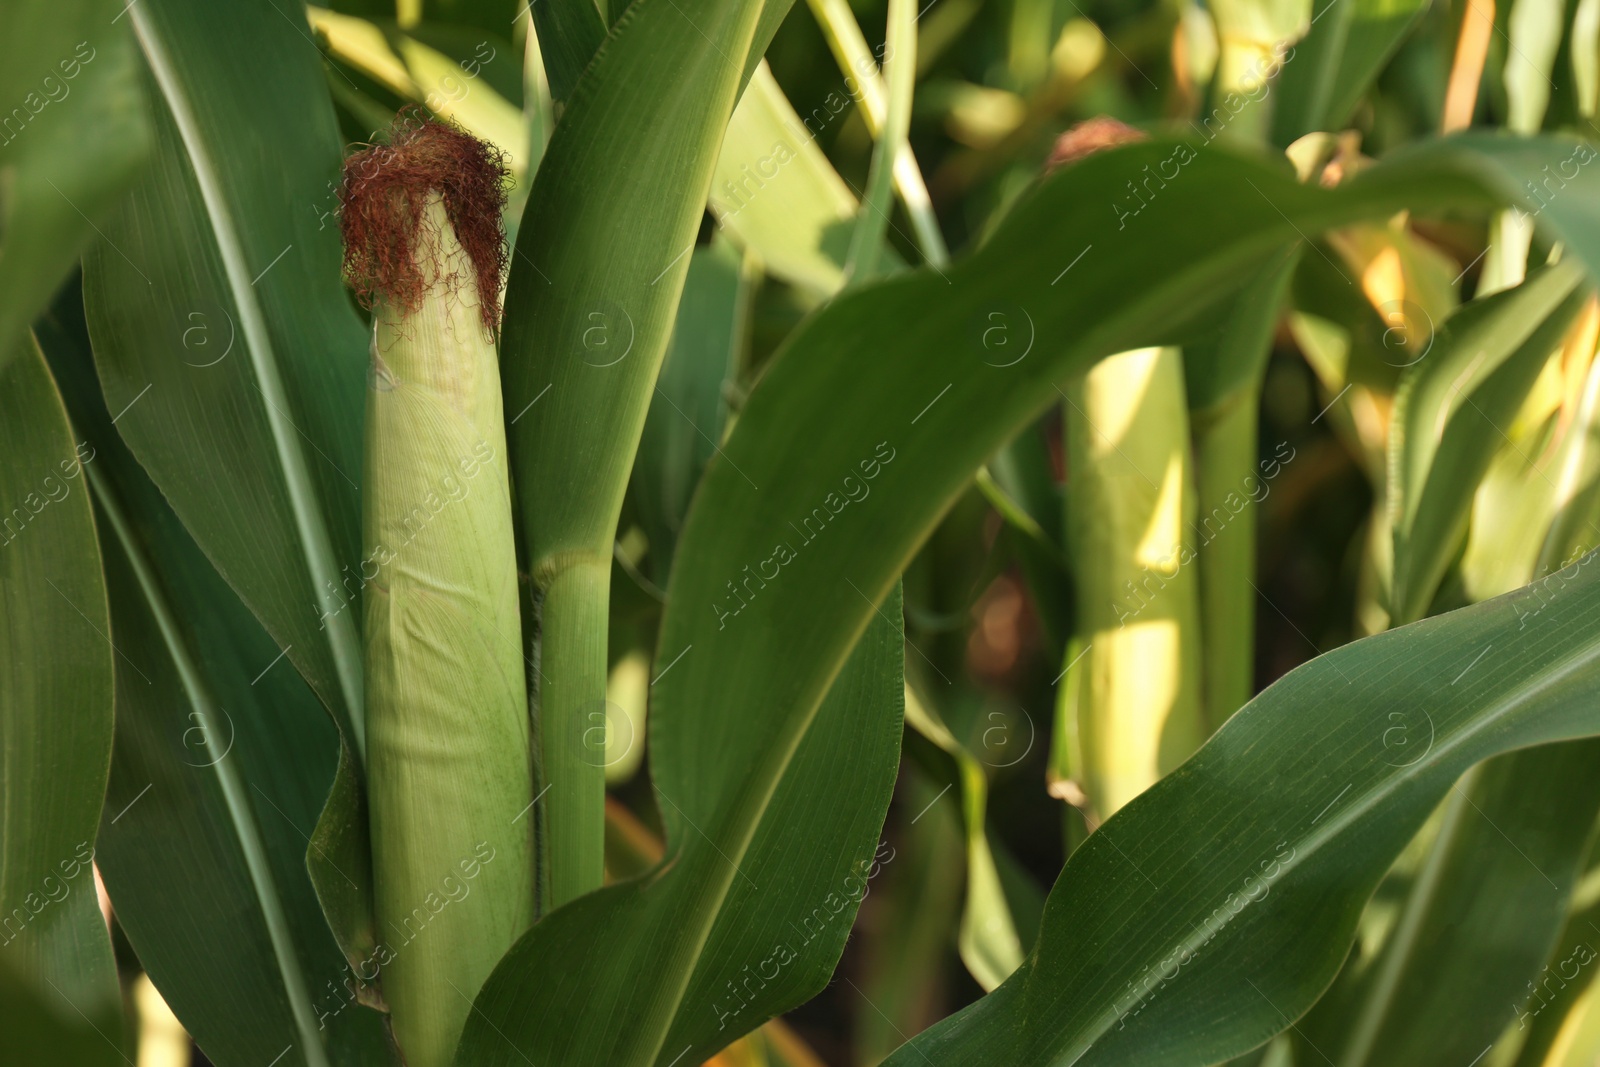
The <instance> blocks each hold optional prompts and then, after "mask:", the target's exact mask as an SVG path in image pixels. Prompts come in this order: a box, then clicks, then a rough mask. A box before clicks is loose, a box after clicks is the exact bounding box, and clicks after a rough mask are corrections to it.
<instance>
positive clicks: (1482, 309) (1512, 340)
mask: <svg viewBox="0 0 1600 1067" xmlns="http://www.w3.org/2000/svg"><path fill="white" fill-rule="evenodd" d="M1582 280H1583V276H1582V274H1581V272H1580V268H1579V267H1578V266H1577V265H1575V264H1573V263H1571V262H1570V261H1568V262H1565V263H1562V264H1558V265H1556V266H1553V267H1549V268H1547V269H1545V270H1544V271H1542V272H1538V273H1536V274H1534V275H1533V276H1532V277H1530V278H1529V280H1528V281H1527V282H1526V283H1524V284H1522V285H1519V286H1517V287H1516V288H1514V289H1510V290H1506V291H1502V292H1499V293H1496V294H1494V295H1493V296H1489V297H1484V298H1482V299H1480V300H1474V301H1472V302H1471V303H1469V304H1466V305H1463V306H1462V307H1461V309H1460V310H1458V311H1457V312H1456V313H1455V314H1454V315H1452V316H1451V317H1450V318H1449V319H1448V320H1446V321H1445V323H1444V325H1443V328H1442V329H1441V330H1440V331H1439V332H1438V333H1437V334H1436V335H1435V336H1434V338H1433V341H1432V344H1431V350H1429V351H1425V353H1424V355H1422V356H1421V357H1419V362H1417V363H1416V364H1415V366H1414V369H1412V370H1411V371H1409V372H1408V373H1407V374H1406V376H1405V377H1404V378H1403V379H1402V380H1401V384H1400V388H1399V390H1398V391H1397V392H1396V394H1395V412H1394V415H1393V420H1392V428H1391V430H1390V433H1389V479H1388V487H1389V493H1390V496H1389V504H1388V507H1389V515H1390V525H1391V527H1392V528H1393V530H1394V539H1395V546H1394V587H1393V588H1394V593H1393V608H1392V612H1391V614H1393V615H1394V616H1395V617H1396V618H1397V619H1399V620H1401V621H1406V620H1410V619H1415V618H1418V617H1420V616H1421V615H1422V614H1423V613H1424V612H1426V610H1427V607H1428V603H1429V601H1431V600H1432V598H1433V594H1434V591H1435V589H1436V588H1437V587H1438V584H1439V580H1440V579H1441V578H1442V577H1443V575H1444V572H1445V569H1446V568H1447V567H1448V566H1449V563H1450V559H1451V557H1452V556H1453V555H1454V554H1455V553H1456V551H1457V549H1458V548H1459V547H1460V542H1461V539H1462V537H1463V536H1464V535H1465V533H1466V521H1467V515H1468V512H1469V511H1470V510H1471V507H1472V498H1473V494H1474V492H1475V491H1476V489H1477V486H1478V483H1479V481H1480V480H1481V479H1482V477H1483V474H1484V472H1485V470H1487V469H1488V467H1489V463H1490V461H1491V460H1492V459H1493V458H1494V454H1495V452H1496V450H1497V449H1498V448H1499V446H1500V445H1501V444H1502V443H1503V442H1504V440H1505V438H1504V437H1503V436H1502V433H1501V431H1500V430H1499V429H1498V427H1500V426H1502V425H1505V424H1506V423H1508V422H1509V421H1510V420H1511V417H1512V416H1513V415H1514V414H1515V413H1516V411H1517V409H1518V408H1519V407H1521V405H1522V402H1523V400H1524V398H1525V397H1526V396H1527V394H1528V390H1529V389H1530V388H1532V386H1533V383H1534V380H1535V379H1536V378H1537V377H1538V375H1539V372H1540V370H1541V369H1542V368H1543V367H1544V364H1545V362H1546V360H1548V359H1549V357H1550V354H1551V353H1552V352H1554V351H1555V350H1556V348H1557V347H1558V346H1559V345H1560V343H1561V337H1562V334H1564V333H1565V332H1566V329H1567V327H1568V325H1570V324H1571V322H1572V320H1573V318H1574V317H1575V316H1576V315H1577V313H1578V309H1579V308H1580V307H1581V306H1582V304H1583V302H1584V300H1586V299H1587V298H1588V289H1587V287H1584V288H1581V289H1580V287H1579V283H1580V282H1581V281H1582Z"/></svg>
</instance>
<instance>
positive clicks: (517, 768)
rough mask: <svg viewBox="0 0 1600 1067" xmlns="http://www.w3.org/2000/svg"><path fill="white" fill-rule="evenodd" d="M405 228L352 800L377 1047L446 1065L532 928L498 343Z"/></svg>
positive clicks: (382, 368) (386, 364)
mask: <svg viewBox="0 0 1600 1067" xmlns="http://www.w3.org/2000/svg"><path fill="white" fill-rule="evenodd" d="M417 233H418V246H419V247H418V263H419V266H420V267H421V269H422V273H423V276H424V279H425V281H426V288H425V291H424V293H423V295H422V299H421V301H420V305H419V306H416V307H413V308H397V307H394V306H392V305H391V304H390V303H389V302H387V301H385V300H384V299H383V296H382V294H381V293H380V294H379V296H378V299H376V301H375V307H374V316H373V343H372V372H371V378H370V385H369V391H368V394H367V425H366V495H365V502H364V515H363V543H364V546H365V548H366V551H367V557H366V559H365V560H364V562H363V577H367V576H368V574H369V573H371V572H373V571H375V572H376V573H375V575H374V576H372V577H371V578H370V580H369V581H368V583H367V585H366V590H365V593H366V596H365V612H366V614H365V626H366V630H365V638H366V679H367V709H368V710H367V724H368V726H367V729H368V744H367V751H368V761H369V762H368V767H369V773H368V785H369V797H368V801H369V807H370V811H371V827H372V851H373V865H374V873H375V879H376V883H377V888H376V909H377V919H378V929H379V940H380V945H379V948H378V960H377V962H378V964H379V965H380V968H381V975H382V978H381V980H382V985H383V993H384V997H385V999H386V1000H387V1002H388V1004H389V1008H390V1011H391V1022H392V1026H393V1030H394V1036H395V1039H396V1041H397V1043H398V1044H399V1046H400V1049H401V1051H402V1052H403V1054H404V1056H405V1061H406V1063H407V1064H408V1067H443V1065H446V1064H448V1063H449V1062H450V1061H451V1058H452V1056H453V1054H454V1051H455V1044H456V1041H457V1040H458V1038H459V1036H460V1033H461V1030H462V1027H463V1025H464V1023H465V1021H466V1017H467V1015H468V1014H469V1013H470V1011H471V1001H472V998H473V997H474V996H475V995H476V994H477V992H478V989H479V987H480V986H481V985H482V983H483V981H484V980H485V979H486V978H487V977H488V976H489V972H490V971H491V970H493V968H494V965H495V963H496V962H497V961H498V960H499V958H500V957H501V955H502V954H503V953H504V952H505V951H506V949H508V948H509V947H510V946H511V944H512V942H513V941H515V940H516V938H517V937H518V936H519V935H520V934H521V933H522V932H523V931H524V930H526V929H527V928H528V926H529V925H531V923H532V921H533V917H534V886H533V819H532V817H531V814H530V812H529V807H530V805H531V803H532V801H533V778H532V769H531V765H530V762H529V723H528V712H527V691H526V686H525V679H524V674H523V660H522V656H521V622H520V617H519V612H518V602H517V572H516V554H515V546H514V542H513V537H512V524H511V500H510V487H509V482H508V478H507V469H506V459H505V456H506V446H505V426H504V415H503V412H502V408H501V396H500V376H499V366H498V361H497V358H496V353H495V346H494V343H493V340H492V338H491V337H490V335H489V332H488V330H487V329H486V328H485V326H484V323H483V320H482V317H481V315H480V309H479V307H478V301H477V300H476V299H474V297H475V296H477V295H478V294H477V290H476V286H475V285H474V283H473V282H472V281H471V278H472V267H471V264H470V263H467V262H466V260H467V258H468V257H467V255H466V253H465V252H464V251H463V250H462V247H461V244H460V242H459V241H458V239H457V235H456V231H455V230H454V229H453V228H452V226H451V223H450V221H449V218H448V217H447V214H446V211H445V206H444V201H443V199H442V198H441V196H440V194H439V193H438V192H432V193H430V194H429V196H428V199H427V201H426V207H425V209H424V211H423V215H422V219H421V224H420V226H419V227H418V230H417ZM463 279H466V281H465V283H464V284H463Z"/></svg>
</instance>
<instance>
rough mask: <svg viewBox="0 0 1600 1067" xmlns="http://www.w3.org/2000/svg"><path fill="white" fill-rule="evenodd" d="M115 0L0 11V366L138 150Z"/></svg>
mask: <svg viewBox="0 0 1600 1067" xmlns="http://www.w3.org/2000/svg"><path fill="white" fill-rule="evenodd" d="M124 13H125V12H124V11H123V5H122V4H121V3H119V2H118V0H68V2H66V3H59V2H57V0H16V2H14V3H8V4H7V5H6V6H5V10H4V11H3V12H0V107H3V108H5V110H4V111H3V112H0V174H4V175H5V179H4V181H3V182H0V364H3V363H4V362H5V361H6V360H8V359H10V358H11V356H12V355H13V354H14V350H13V349H12V347H11V343H12V341H13V340H15V339H16V336H17V334H18V333H19V331H21V330H23V329H25V328H26V327H27V324H28V321H29V320H30V319H32V318H33V316H34V315H36V314H38V313H39V311H41V310H42V309H43V308H44V305H45V303H46V302H47V301H48V300H49V299H50V294H51V292H52V291H53V290H54V289H55V287H56V286H57V285H58V284H60V282H61V278H62V275H64V274H65V273H66V272H67V270H68V268H69V267H71V265H72V263H73V261H74V260H75V259H77V257H78V254H79V252H81V251H82V250H83V247H84V245H86V244H87V243H88V242H89V241H90V240H92V239H93V237H94V234H95V226H96V224H97V223H98V222H100V221H102V220H103V219H104V217H105V215H106V214H107V212H108V211H109V210H110V209H111V207H112V205H113V204H114V203H115V202H116V200H117V198H118V196H119V195H120V194H121V193H122V190H123V188H124V187H125V186H126V185H127V183H128V181H129V180H130V179H131V178H132V177H133V175H134V173H135V171H136V170H137V168H138V166H139V165H140V163H141V162H142V161H143V160H144V157H145V156H146V154H147V153H148V152H149V149H150V123H149V121H148V120H147V119H146V118H145V115H144V101H143V99H142V96H143V94H142V92H141V88H142V87H141V86H140V84H139V74H138V59H137V51H136V49H135V47H134V43H133V38H132V34H131V33H129V27H128V23H127V21H126V20H125V19H124V18H123V14H124Z"/></svg>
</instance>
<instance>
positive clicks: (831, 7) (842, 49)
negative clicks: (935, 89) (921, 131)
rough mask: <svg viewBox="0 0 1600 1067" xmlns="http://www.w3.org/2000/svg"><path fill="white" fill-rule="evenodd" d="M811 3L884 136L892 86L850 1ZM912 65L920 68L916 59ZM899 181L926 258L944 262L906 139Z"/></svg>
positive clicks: (873, 125)
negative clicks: (885, 77)
mask: <svg viewBox="0 0 1600 1067" xmlns="http://www.w3.org/2000/svg"><path fill="white" fill-rule="evenodd" d="M810 4H811V13H812V14H813V15H814V16H816V20H817V25H818V27H820V28H821V30H822V35H823V37H825V38H827V41H828V48H829V49H830V50H831V51H832V52H833V58H834V59H835V61H837V62H838V64H839V70H840V71H842V72H843V73H844V75H845V84H846V86H847V87H848V88H849V90H850V95H851V96H853V97H854V98H855V101H856V103H857V104H858V105H860V107H861V116H862V118H864V119H866V122H867V130H868V131H869V132H870V133H871V134H872V136H873V137H874V138H877V137H879V136H880V135H881V134H882V132H883V127H884V123H885V121H886V120H887V118H888V113H889V103H888V100H889V90H888V88H887V87H886V86H885V85H884V81H883V75H882V73H880V72H879V70H878V61H877V57H875V56H874V55H873V54H872V49H871V48H869V47H868V46H867V38H866V37H865V35H863V34H862V32H861V27H860V25H859V24H857V22H856V17H855V15H854V14H853V13H852V12H851V11H850V5H849V4H848V3H847V2H846V0H810ZM913 21H915V20H913ZM908 66H910V67H911V68H912V69H913V70H915V66H916V64H915V60H914V59H913V61H912V62H911V63H910V64H908ZM894 186H895V190H896V191H897V192H898V193H899V194H900V200H901V202H902V203H904V204H905V206H906V214H908V215H910V216H911V229H912V231H913V233H914V235H915V237H916V240H917V247H918V248H919V249H920V250H921V252H922V256H923V258H924V259H926V260H927V261H928V262H929V263H931V264H933V265H934V266H935V267H943V266H945V265H946V264H948V263H949V262H950V252H949V250H948V249H946V248H945V244H944V235H943V234H941V233H940V232H939V220H938V218H936V217H935V216H934V213H933V200H932V198H930V197H929V196H928V186H927V184H926V183H925V182H924V181H923V180H922V170H921V169H920V168H919V167H918V166H917V159H916V157H915V156H914V155H912V154H911V146H910V145H909V144H902V145H901V146H900V148H899V150H898V151H896V152H895V155H894Z"/></svg>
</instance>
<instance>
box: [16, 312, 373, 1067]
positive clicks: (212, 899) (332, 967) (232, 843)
mask: <svg viewBox="0 0 1600 1067" xmlns="http://www.w3.org/2000/svg"><path fill="white" fill-rule="evenodd" d="M74 295H75V294H74ZM75 314H76V312H75V310H74V309H73V307H72V302H71V300H70V299H68V298H66V297H64V298H63V300H62V301H60V302H58V304H57V307H56V309H55V312H54V313H53V315H52V316H51V317H50V318H49V319H47V320H42V321H41V324H40V327H39V330H40V337H41V340H42V341H43V342H44V343H45V345H46V347H47V348H48V349H49V353H50V357H51V360H52V362H53V364H54V366H55V367H56V368H57V369H58V371H59V372H60V374H61V380H62V382H63V386H64V389H65V391H66V393H67V396H68V404H69V407H70V408H71V411H72V414H73V419H74V422H75V424H76V425H77V426H78V427H80V429H81V431H82V433H83V434H84V435H85V437H86V439H87V440H88V442H89V444H90V446H91V447H92V448H93V449H94V450H95V455H96V459H95V462H94V463H93V464H91V465H90V467H89V472H88V473H89V476H90V478H91V483H90V488H92V489H93V493H94V497H95V500H96V503H97V505H98V514H99V516H100V517H101V525H102V529H103V530H104V531H105V544H106V555H107V575H108V586H109V589H110V595H111V605H112V630H111V632H112V634H113V635H114V637H115V639H116V641H117V648H118V651H119V655H118V657H117V660H116V664H117V668H118V670H117V724H116V747H115V751H114V756H113V760H112V765H111V784H110V788H109V790H108V791H107V800H106V807H105V814H104V819H103V820H102V822H101V826H100V835H99V842H98V844H99V857H98V858H99V861H100V865H101V869H102V872H103V874H104V877H105V882H106V886H107V891H108V893H109V894H110V896H111V899H112V901H113V903H114V905H115V907H116V910H117V915H118V919H119V921H120V922H121V924H122V927H123V929H124V930H125V931H126V932H127V934H128V938H129V940H130V941H131V942H132V944H133V946H134V948H135V950H136V951H137V952H138V954H139V958H140V962H141V963H142V964H143V966H144V968H145V969H146V970H147V971H148V972H149V974H150V976H151V978H152V980H153V981H154V982H155V983H156V985H157V987H158V988H159V989H160V990H161V992H162V995H163V997H164V998H165V999H166V1001H167V1003H168V1004H169V1005H170V1006H171V1007H172V1009H173V1011H174V1013H175V1014H176V1015H177V1016H178V1017H179V1018H180V1019H181V1020H182V1021H183V1023H184V1025H185V1027H186V1028H187V1029H188V1030H189V1032H190V1033H192V1034H193V1035H194V1036H195V1038H196V1040H197V1041H198V1042H199V1043H200V1045H201V1047H202V1048H203V1049H205V1050H206V1053H207V1055H208V1056H209V1057H210V1058H211V1059H212V1061H213V1062H216V1063H217V1064H219V1065H220V1067H229V1065H234V1064H238V1065H241V1067H244V1065H255V1064H258V1062H259V1061H260V1059H261V1058H262V1051H263V1050H265V1049H269V1048H270V1049H271V1052H270V1054H269V1055H268V1056H267V1058H269V1059H270V1058H271V1056H272V1055H277V1054H278V1053H279V1052H280V1051H284V1052H286V1055H285V1056H284V1059H283V1061H282V1062H283V1063H298V1064H306V1065H308V1067H315V1065H317V1064H328V1063H346V1064H352V1065H353V1064H368V1063H375V1064H382V1063H392V1062H394V1061H393V1058H392V1056H391V1055H390V1054H389V1053H388V1051H387V1050H388V1040H387V1037H386V1036H385V1034H384V1028H383V1024H382V1021H381V1018H380V1017H379V1016H378V1015H376V1014H374V1013H372V1012H370V1011H369V1010H367V1009H366V1008H364V1007H360V1006H358V1005H356V1004H354V1003H353V1002H352V997H353V993H352V991H351V990H350V989H347V988H346V986H345V982H346V981H349V982H350V984H351V986H352V987H355V986H359V985H362V984H363V983H358V982H356V981H355V979H354V978H353V977H352V976H351V973H350V968H348V967H346V966H345V960H344V959H343V958H342V957H341V955H340V953H339V950H338V947H337V945H336V944H335V942H334V939H333V937H332V936H331V934H330V932H329V929H328V926H327V923H326V922H325V920H324V919H323V916H322V913H321V911H320V909H319V907H318V903H317V898H316V895H315V893H314V892H313V889H312V884H311V881H310V878H309V877H308V874H307V871H306V866H305V852H306V844H307V835H308V834H309V833H310V831H311V827H312V824H313V823H314V822H315V821H316V818H317V812H318V810H319V809H320V808H321V806H322V802H323V800H324V798H325V797H326V796H327V794H328V788H329V782H330V780H331V779H332V777H333V763H334V756H335V753H336V752H337V751H338V748H339V745H338V733H337V731H336V730H335V729H334V727H333V724H332V723H331V722H330V721H329V719H328V716H327V714H326V712H325V711H324V710H323V708H322V707H321V705H320V704H319V702H318V701H317V699H316V697H315V696H314V695H313V694H312V692H311V690H310V689H309V688H308V687H307V685H306V683H305V681H304V680H303V679H302V678H301V677H300V676H299V675H298V674H297V673H296V672H295V671H294V670H293V668H292V667H291V665H290V664H289V663H288V662H287V661H286V658H285V657H284V656H283V655H282V652H281V650H280V649H279V648H278V647H277V645H276V644H274V642H273V641H272V640H271V638H269V637H268V636H267V634H266V633H265V631H264V630H263V629H262V628H261V625H260V623H258V622H257V621H256V619H255V618H254V616H252V615H251V614H250V612H249V611H248V609H246V608H245V606H244V605H243V604H242V603H241V602H240V600H239V598H238V596H237V594H236V593H234V592H233V590H232V589H230V588H229V587H228V585H227V583H226V582H224V581H223V579H222V578H221V577H220V576H219V575H218V573H217V572H216V570H215V569H214V568H213V567H212V566H211V564H210V563H209V562H207V560H206V558H205V556H204V555H203V554H202V553H201V551H200V550H199V548H198V546H197V545H196V544H195V542H194V541H193V539H192V538H191V537H190V536H189V535H188V533H187V532H186V531H185V530H184V528H183V526H182V524H181V523H180V522H179V521H178V519H177V517H176V515H175V514H174V513H173V511H172V509H171V508H170V507H169V506H168V504H167V502H166V501H165V499H164V498H163V496H162V494H161V493H160V491H159V490H158V489H157V488H156V486H155V485H154V484H153V483H152V482H151V481H150V479H149V477H148V476H147V475H146V474H145V472H144V471H143V469H142V468H141V467H140V466H139V464H138V462H137V461H136V460H135V459H134V457H133V455H132V453H130V452H129V451H128V449H127V447H126V445H124V444H123V442H122V441H121V440H120V438H119V437H118V435H117V433H116V430H115V428H114V427H113V426H112V424H111V413H110V412H109V411H108V410H107V408H106V406H105V402H104V400H103V398H102V396H101V394H100V390H99V385H98V382H97V381H96V376H95V372H94V367H93V364H92V362H91V360H90V355H89V349H88V338H87V336H86V335H85V334H84V332H83V325H82V321H81V318H80V319H78V320H77V321H76V322H74V320H73V316H74V315H75ZM175 872H181V874H177V875H175ZM374 973H375V969H374V968H371V967H370V966H369V968H368V970H367V977H368V978H371V977H372V976H373V974H374ZM291 1049H292V1051H290V1050H291Z"/></svg>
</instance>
